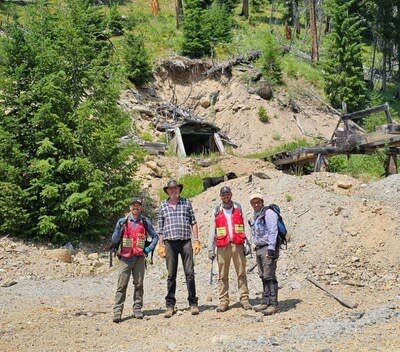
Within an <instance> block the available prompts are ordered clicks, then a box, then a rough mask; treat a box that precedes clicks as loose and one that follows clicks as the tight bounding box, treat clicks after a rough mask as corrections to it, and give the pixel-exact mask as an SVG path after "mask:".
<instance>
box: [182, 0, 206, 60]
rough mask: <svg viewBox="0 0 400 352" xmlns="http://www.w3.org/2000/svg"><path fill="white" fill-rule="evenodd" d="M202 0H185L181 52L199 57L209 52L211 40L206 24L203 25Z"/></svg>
mask: <svg viewBox="0 0 400 352" xmlns="http://www.w3.org/2000/svg"><path fill="white" fill-rule="evenodd" d="M203 5H204V4H203V1H202V0H188V1H186V12H185V17H184V19H183V44H182V54H183V55H187V56H189V57H194V58H199V57H202V56H205V55H210V54H211V50H212V49H211V42H210V38H209V35H210V34H209V33H207V26H205V25H204V22H203V20H204V18H205V16H206V10H205V9H204V6H203Z"/></svg>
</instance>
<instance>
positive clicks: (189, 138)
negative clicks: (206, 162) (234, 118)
mask: <svg viewBox="0 0 400 352" xmlns="http://www.w3.org/2000/svg"><path fill="white" fill-rule="evenodd" d="M210 139H212V135H211V136H210V135H208V134H194V133H192V134H182V140H183V145H184V146H185V151H186V154H187V155H190V154H209V153H210V152H211V151H213V150H211V146H210V144H211V143H210Z"/></svg>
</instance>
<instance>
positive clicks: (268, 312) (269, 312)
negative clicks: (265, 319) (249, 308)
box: [262, 306, 279, 315]
mask: <svg viewBox="0 0 400 352" xmlns="http://www.w3.org/2000/svg"><path fill="white" fill-rule="evenodd" d="M278 312H279V309H278V307H277V306H268V308H267V309H266V310H263V312H262V313H263V314H264V315H273V314H275V313H278Z"/></svg>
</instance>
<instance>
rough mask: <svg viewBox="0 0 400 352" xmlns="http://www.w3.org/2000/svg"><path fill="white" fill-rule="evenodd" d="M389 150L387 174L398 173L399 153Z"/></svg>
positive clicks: (386, 163)
mask: <svg viewBox="0 0 400 352" xmlns="http://www.w3.org/2000/svg"><path fill="white" fill-rule="evenodd" d="M393 149H394V150H393V151H391V150H389V152H388V154H387V156H386V160H385V176H390V175H395V174H397V173H398V164H397V154H398V152H397V151H396V150H395V148H393Z"/></svg>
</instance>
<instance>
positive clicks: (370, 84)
mask: <svg viewBox="0 0 400 352" xmlns="http://www.w3.org/2000/svg"><path fill="white" fill-rule="evenodd" d="M376 45H377V39H376V38H375V39H374V51H373V53H372V63H371V75H370V77H369V86H370V88H371V89H372V88H374V70H375V55H376Z"/></svg>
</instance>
